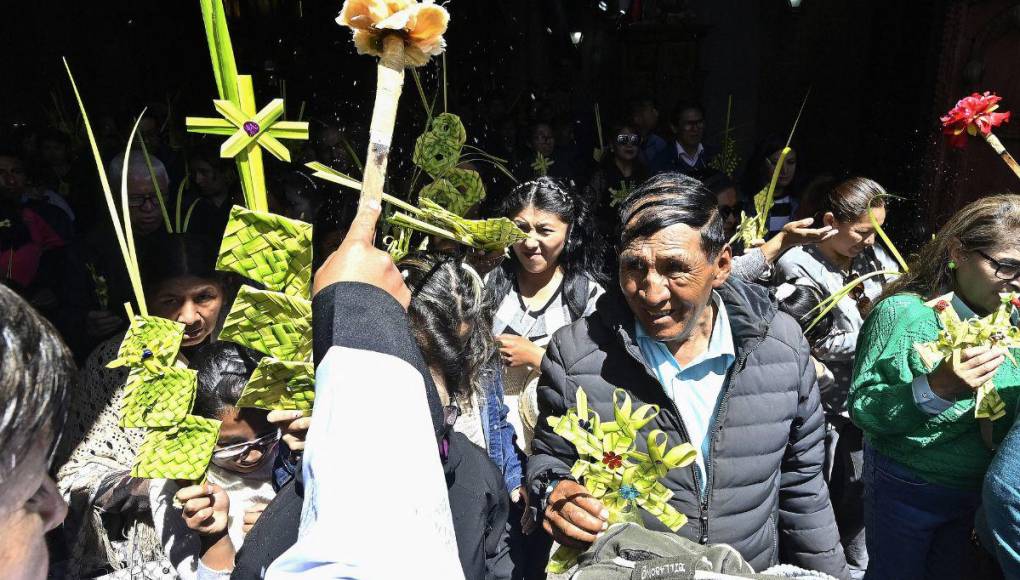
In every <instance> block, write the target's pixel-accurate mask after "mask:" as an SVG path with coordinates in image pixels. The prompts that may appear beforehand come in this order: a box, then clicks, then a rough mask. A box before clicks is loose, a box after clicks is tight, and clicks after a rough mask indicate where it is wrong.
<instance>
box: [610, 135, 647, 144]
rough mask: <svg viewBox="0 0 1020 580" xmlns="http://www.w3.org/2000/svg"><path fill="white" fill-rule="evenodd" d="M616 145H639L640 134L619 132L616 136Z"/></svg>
mask: <svg viewBox="0 0 1020 580" xmlns="http://www.w3.org/2000/svg"><path fill="white" fill-rule="evenodd" d="M616 144H617V145H639V144H641V136H640V135H634V134H631V133H621V134H619V135H617V136H616Z"/></svg>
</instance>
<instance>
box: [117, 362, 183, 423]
mask: <svg viewBox="0 0 1020 580" xmlns="http://www.w3.org/2000/svg"><path fill="white" fill-rule="evenodd" d="M197 385H198V373H196V372H195V371H193V370H190V369H185V368H177V367H162V368H160V369H159V370H158V372H156V373H152V372H150V371H149V369H147V368H146V367H144V366H138V367H134V368H132V369H131V373H130V374H128V379H127V386H126V387H125V390H124V400H123V402H122V404H121V408H120V426H121V427H171V426H173V425H176V424H177V423H180V422H181V421H182V420H183V419H184V417H185V416H187V414H188V413H190V412H191V407H192V405H194V403H195V389H196V387H197Z"/></svg>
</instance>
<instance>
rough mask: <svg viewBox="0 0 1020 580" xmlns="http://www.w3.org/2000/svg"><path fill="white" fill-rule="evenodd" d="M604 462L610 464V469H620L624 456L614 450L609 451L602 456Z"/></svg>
mask: <svg viewBox="0 0 1020 580" xmlns="http://www.w3.org/2000/svg"><path fill="white" fill-rule="evenodd" d="M602 463H605V464H606V465H608V466H609V469H619V468H620V467H621V466H622V465H623V458H622V457H620V456H619V455H617V454H615V453H613V452H612V451H607V452H606V453H605V455H603V456H602Z"/></svg>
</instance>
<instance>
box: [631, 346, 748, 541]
mask: <svg viewBox="0 0 1020 580" xmlns="http://www.w3.org/2000/svg"><path fill="white" fill-rule="evenodd" d="M622 334H623V336H621V338H623V339H624V350H625V351H626V352H628V353H629V354H630V355H631V358H633V359H635V361H636V362H637V363H638V364H640V365H641V367H642V368H643V369H644V370H645V374H646V375H648V377H649V378H651V379H652V381H654V382H655V384H659V385H660V386H661V384H660V383H659V379H658V377H656V376H655V374H654V373H652V370H651V369H650V368H649V367H648V365H647V364H646V363H645V362H644V356H643V355H641V356H640V357H639V356H636V355H635V353H634V352H633V351H632V350H631V347H633V348H639V347H638V346H637V345H636V344H631V343H630V341H628V340H626V332H625V331H623V332H622ZM766 336H768V329H767V328H766V329H765V332H764V334H762V335H760V336H758V337H756V338H757V340H755V341H754V344H753V345H751V346H750V347H748V349H747V350H746V351H744V352H742V353H741V355H740V358H739V359H738V360H737V362H736V363H734V365H733V370H732V372H730V373H729V376H727V377H726V382H725V384H724V385H723V398H722V401H720V402H719V410H718V411H717V412H716V415H715V417H714V419H715V426H714V427H713V428H712V434H711V442H710V443H709V459H710V460H709V461H705V480H706V481H705V494H704V497H702V495H701V476H700V473H699V472H698V465H697V463H691V465H690V470H691V476H692V477H693V479H694V486H695V489H694V492H695V493H697V494H698V500H699V506H700V513H699V514H698V528H699V534H698V542H699V543H701V544H708V541H709V536H708V513H709V508H710V507H711V503H712V491H713V485H712V484H713V482H714V480H713V478H712V466H713V465H714V461H713V460H711V458H712V457H715V444H716V440H717V439H718V435H719V430H720V425H721V424H722V421H723V419H724V418H725V416H726V407H727V404H728V403H729V399H730V385H731V384H732V383H733V379H734V377H735V376H736V375H737V374H739V373H740V372H741V371H743V370H744V365H745V364H747V359H748V357H750V356H751V353H753V352H754V351H755V349H757V348H758V346H759V345H760V344H761V343H762V342H764V341H765V337H766ZM638 354H640V350H638ZM664 395H665V398H666V400H667V401H669V406H670V408H672V409H673V413H674V417H675V418H676V422H677V426H678V427H679V428H680V429H679V431H680V434H681V435H682V436H683V438H684V440H685V441H688V442H689V441H690V440H691V437H690V434H689V433H688V431H687V425H686V424H685V423H684V418H683V415H681V414H680V409H679V407H677V406H676V402H675V401H674V400H673V399H672V398H671V397H670V396H669V395H668V394H665V393H664ZM698 452H699V453H700V452H701V450H700V449H699V450H698Z"/></svg>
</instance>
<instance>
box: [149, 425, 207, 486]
mask: <svg viewBox="0 0 1020 580" xmlns="http://www.w3.org/2000/svg"><path fill="white" fill-rule="evenodd" d="M219 432H220V422H219V421H217V420H215V419H206V418H204V417H197V416H195V415H186V416H185V417H184V419H183V420H181V422H180V423H178V424H176V425H174V426H173V427H167V428H159V429H150V430H149V431H148V432H147V433H146V434H145V439H144V440H143V441H142V445H141V447H139V449H138V455H137V457H135V464H134V466H133V467H132V468H131V476H132V477H141V478H145V479H184V480H189V481H197V480H200V479H202V478H203V476H204V475H205V470H206V467H208V465H209V460H210V459H212V453H213V450H214V449H215V448H216V439H217V438H218V437H219Z"/></svg>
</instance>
